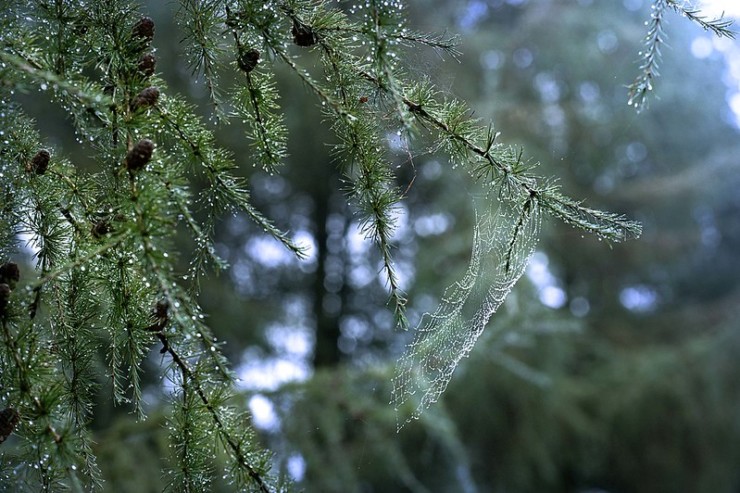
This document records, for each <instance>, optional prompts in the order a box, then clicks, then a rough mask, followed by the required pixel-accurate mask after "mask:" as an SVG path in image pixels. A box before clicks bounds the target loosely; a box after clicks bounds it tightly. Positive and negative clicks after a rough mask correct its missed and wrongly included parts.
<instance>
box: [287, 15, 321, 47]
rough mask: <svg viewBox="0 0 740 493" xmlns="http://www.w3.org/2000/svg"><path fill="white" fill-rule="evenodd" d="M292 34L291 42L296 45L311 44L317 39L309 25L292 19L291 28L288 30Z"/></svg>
mask: <svg viewBox="0 0 740 493" xmlns="http://www.w3.org/2000/svg"><path fill="white" fill-rule="evenodd" d="M290 33H291V34H292V35H293V42H294V43H295V44H297V45H298V46H313V45H315V44H316V43H318V41H319V37H318V36H317V35H316V33H315V32H314V31H313V29H312V28H311V26H307V25H306V24H302V23H300V22H298V21H293V29H291V30H290Z"/></svg>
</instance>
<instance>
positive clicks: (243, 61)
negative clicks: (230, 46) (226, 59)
mask: <svg viewBox="0 0 740 493" xmlns="http://www.w3.org/2000/svg"><path fill="white" fill-rule="evenodd" d="M240 51H241V50H240ZM259 61H260V52H259V51H258V50H255V49H254V48H250V49H248V50H244V51H241V52H240V53H239V57H238V58H237V59H236V63H238V64H239V68H240V69H242V70H243V71H244V72H246V73H249V72H251V71H252V70H254V67H256V66H257V63H258V62H259Z"/></svg>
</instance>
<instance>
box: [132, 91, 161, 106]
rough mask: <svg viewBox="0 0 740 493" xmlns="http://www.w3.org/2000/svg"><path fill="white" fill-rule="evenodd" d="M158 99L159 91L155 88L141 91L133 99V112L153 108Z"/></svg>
mask: <svg viewBox="0 0 740 493" xmlns="http://www.w3.org/2000/svg"><path fill="white" fill-rule="evenodd" d="M158 99H159V89H157V88H156V87H147V88H146V89H144V90H143V91H141V92H140V93H139V94H138V95H137V96H136V97H135V98H134V101H133V103H131V106H132V107H133V109H134V110H137V109H139V108H144V107H147V106H154V105H155V104H157V100H158Z"/></svg>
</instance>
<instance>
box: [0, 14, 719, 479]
mask: <svg viewBox="0 0 740 493" xmlns="http://www.w3.org/2000/svg"><path fill="white" fill-rule="evenodd" d="M654 3H655V9H653V14H652V20H651V23H650V25H649V35H648V41H647V42H648V43H649V46H648V47H647V51H646V53H647V54H646V55H645V58H644V63H643V65H642V66H641V75H640V77H639V78H638V80H637V81H636V82H635V83H634V84H633V86H632V93H631V96H630V98H631V102H632V103H633V104H636V105H638V106H642V104H643V101H644V95H645V94H646V93H647V92H648V91H649V90H651V89H652V80H653V79H654V77H655V76H656V75H657V60H658V57H659V54H660V50H659V48H660V44H661V43H662V42H663V34H662V30H661V19H662V16H663V15H664V14H665V12H666V11H667V10H669V9H672V10H675V11H679V12H681V13H683V14H684V15H685V16H686V17H688V18H689V19H691V20H692V21H695V22H697V23H699V24H700V25H701V26H702V27H704V28H705V29H709V30H712V31H714V32H715V33H716V34H718V35H721V36H729V35H731V34H730V31H729V30H728V27H729V25H728V23H727V22H725V21H724V20H722V19H718V20H710V21H707V20H705V19H703V18H702V17H701V16H700V15H699V13H698V12H697V11H695V10H693V9H691V8H688V7H684V6H683V4H682V3H679V2H675V1H673V0H665V1H663V0H656V1H655V2H654ZM5 7H6V8H5V9H4V14H3V16H2V17H0V32H2V35H0V36H1V39H2V43H3V44H2V51H0V135H1V136H2V140H1V141H0V146H1V147H0V194H1V196H2V198H1V201H2V202H1V206H0V323H1V329H2V330H1V333H0V339H1V340H2V344H0V389H1V392H0V444H1V445H0V447H2V448H1V449H0V482H2V484H3V485H7V484H12V485H13V488H16V490H17V491H63V490H72V491H87V490H95V489H96V488H100V487H101V484H102V482H103V477H102V475H101V473H100V471H99V469H98V466H97V464H96V457H95V455H94V453H93V438H92V433H91V428H90V425H91V422H92V421H93V419H94V417H95V411H96V410H95V408H94V406H93V402H94V397H95V396H96V395H98V393H100V392H104V391H108V389H110V392H111V399H112V400H113V401H114V402H115V403H116V404H121V405H125V406H130V408H131V410H132V411H134V412H135V413H137V415H138V417H139V418H140V419H142V420H143V419H147V418H146V415H145V412H144V407H143V397H142V378H143V372H144V371H145V370H144V362H145V359H146V357H147V355H148V354H150V352H151V350H152V349H153V348H158V349H157V350H158V351H159V353H161V355H162V357H161V362H162V364H161V368H159V370H158V371H159V372H160V375H161V377H162V378H164V379H166V380H167V381H168V382H169V385H168V386H169V388H171V389H172V390H171V392H170V405H169V416H168V418H167V421H168V424H167V426H168V429H169V430H170V447H171V454H170V457H168V459H169V460H170V464H171V467H170V469H169V471H167V481H168V490H169V491H178V492H180V491H207V490H208V489H209V485H211V483H212V481H213V478H214V477H216V476H225V477H226V478H227V480H228V481H229V482H231V483H232V484H233V487H234V489H235V490H236V491H261V492H268V491H278V490H281V489H287V488H289V485H285V484H282V483H281V481H280V480H279V479H278V478H275V477H274V476H272V475H271V473H270V455H269V453H268V451H265V450H261V449H260V448H259V447H258V445H257V444H256V442H255V440H254V437H253V434H252V432H251V428H250V427H249V425H248V417H247V416H246V415H245V413H244V411H243V410H242V409H240V408H239V407H238V406H236V405H234V404H233V401H232V400H231V397H232V395H233V383H234V375H233V373H232V371H231V369H230V366H229V362H228V361H226V359H225V357H224V356H223V354H222V351H221V348H220V344H219V342H218V340H217V338H216V337H215V336H214V333H213V330H212V328H211V327H209V326H208V325H207V324H206V323H205V321H204V320H205V314H204V313H202V310H201V309H200V307H199V306H198V304H197V301H196V299H197V295H198V291H199V279H201V277H202V276H203V275H206V274H209V273H211V272H212V271H219V270H223V269H226V268H228V266H227V265H226V263H225V262H224V261H223V260H222V259H221V258H220V257H219V256H218V254H217V252H216V248H215V246H214V242H213V237H214V230H215V228H216V225H217V223H218V220H219V219H220V218H221V217H223V216H224V215H225V214H231V213H237V212H238V213H243V214H246V215H248V216H249V217H250V218H251V219H252V220H253V221H255V222H256V223H257V224H258V225H259V226H260V227H261V228H262V229H264V231H266V232H267V233H269V234H270V235H272V236H273V237H274V238H275V239H276V240H278V241H279V242H280V243H282V245H284V247H285V248H286V249H287V250H289V251H291V252H293V253H294V254H295V255H297V256H299V257H300V256H301V255H303V254H304V249H303V247H302V246H301V245H297V244H296V243H295V242H294V240H293V238H292V237H291V235H290V233H289V232H285V231H282V230H281V229H280V228H279V227H278V226H276V225H275V224H274V223H273V222H272V221H270V219H269V218H266V217H265V216H264V215H263V214H262V213H261V212H260V211H259V210H258V209H257V208H256V207H255V206H254V205H253V203H252V201H251V199H250V193H249V187H248V184H247V183H246V182H245V180H243V179H242V178H241V177H240V174H239V173H238V168H239V167H241V166H248V165H254V166H259V167H261V168H262V169H264V170H265V171H266V172H268V173H279V172H280V171H281V166H282V163H283V159H284V157H285V155H286V143H287V139H288V135H287V130H286V128H287V127H286V124H285V121H284V119H285V115H284V113H283V112H282V110H281V106H280V99H279V94H278V91H277V88H276V87H277V86H276V78H277V77H278V74H284V75H285V76H287V77H294V78H296V79H298V80H300V81H301V82H302V84H303V85H304V86H305V87H306V89H307V92H308V93H310V94H311V95H312V96H313V97H314V98H315V100H316V102H317V104H319V105H320V106H321V108H322V110H323V113H324V118H325V120H326V124H327V125H328V126H330V127H331V129H332V131H333V132H334V134H335V135H336V138H337V142H338V144H336V145H335V149H334V151H335V154H336V157H337V163H338V166H339V168H340V170H341V172H342V173H343V175H344V177H345V179H346V183H347V187H348V191H347V198H348V201H349V202H350V204H351V206H352V207H353V208H354V209H355V210H356V213H357V215H358V217H359V218H360V219H361V223H362V230H363V233H364V234H365V236H366V237H367V239H368V240H369V241H371V242H373V243H374V244H375V245H376V247H377V249H378V251H379V253H380V257H381V259H382V272H383V276H384V278H385V280H386V282H387V286H388V290H389V297H390V303H391V304H392V306H393V307H394V310H395V314H396V320H397V323H398V325H399V327H401V328H406V326H407V324H408V322H407V320H406V315H405V306H406V301H407V300H406V297H405V294H404V293H403V291H402V289H401V287H400V283H399V277H398V273H397V272H396V268H395V265H394V261H393V245H392V236H393V232H394V229H395V227H396V218H397V208H398V205H399V202H400V201H401V200H402V199H403V196H404V190H403V189H401V188H399V186H398V185H397V184H396V180H395V174H394V168H393V167H392V166H390V165H389V162H390V160H389V159H388V155H387V154H388V150H387V149H386V145H385V141H386V137H385V136H386V134H387V133H388V132H392V133H397V134H398V135H399V136H401V137H402V138H403V139H404V141H405V142H408V144H409V146H411V147H412V148H413V146H414V143H415V142H426V143H427V144H426V145H428V146H431V148H432V149H433V150H435V151H438V152H441V153H444V154H446V155H447V157H448V158H449V161H450V162H451V163H452V165H453V166H455V167H456V168H457V169H459V170H460V172H461V173H466V174H468V175H469V176H470V177H471V182H475V183H476V186H477V187H479V189H480V190H482V193H481V196H482V199H481V205H479V206H478V208H479V213H478V220H477V223H476V224H477V226H476V232H475V237H474V238H473V254H472V259H471V262H470V266H469V269H468V271H467V273H466V275H465V277H464V278H463V279H462V280H461V281H459V282H458V283H456V284H455V285H453V286H451V287H450V288H449V289H448V291H447V292H446V293H445V296H444V302H443V303H442V305H441V306H440V307H439V309H438V310H437V311H436V312H435V313H434V314H432V316H431V317H430V318H429V319H428V321H427V322H425V323H424V324H423V325H422V326H420V327H419V328H417V332H416V337H415V340H414V342H413V343H412V344H411V345H410V346H409V348H408V351H407V352H406V354H405V355H404V357H403V358H402V359H401V361H400V363H399V367H398V372H397V374H396V376H395V378H394V380H393V383H394V403H395V405H396V406H397V407H398V408H399V413H401V416H400V423H403V422H404V421H405V420H406V419H407V418H409V417H410V418H413V417H418V416H419V415H420V413H421V412H422V411H423V410H424V409H425V408H426V407H428V406H429V405H431V404H432V403H433V402H435V401H436V399H437V398H438V397H439V395H440V394H441V393H442V392H443V391H444V389H445V387H446V385H447V383H448V382H449V379H450V377H451V375H452V372H453V371H454V369H455V367H456V365H457V363H458V362H459V361H460V359H461V358H462V357H463V356H465V355H466V354H468V352H469V351H470V349H471V348H472V345H473V344H474V343H475V340H476V339H477V337H478V336H479V335H480V333H481V332H482V331H483V329H484V328H485V326H486V325H487V323H488V321H489V319H490V317H491V316H492V315H493V314H494V312H495V311H496V310H497V309H498V307H499V306H500V304H501V303H502V302H503V300H504V298H505V297H506V295H507V293H508V292H509V290H510V289H511V288H512V286H513V285H514V284H515V283H516V282H517V280H518V279H519V277H520V276H521V275H522V273H523V271H524V268H525V267H526V264H527V261H528V259H529V256H530V255H531V254H532V252H533V251H534V248H535V246H536V244H537V239H538V234H539V228H540V224H541V221H542V219H543V218H547V217H553V218H555V219H558V220H562V221H564V222H566V223H568V224H570V225H572V226H574V227H576V228H579V229H582V230H584V231H586V232H589V233H592V234H595V235H597V236H598V237H600V238H603V239H605V240H607V241H614V242H618V241H623V240H625V239H628V238H634V237H637V236H639V234H640V226H639V225H638V224H637V223H635V222H633V221H630V220H628V219H627V218H625V217H623V216H622V215H619V214H615V213H610V212H603V211H598V210H594V209H591V208H588V207H586V206H585V205H583V203H582V202H581V201H579V200H575V199H572V198H569V197H568V196H566V195H565V194H563V193H562V192H561V191H560V190H559V188H558V186H557V184H556V182H555V180H554V179H553V178H550V177H541V176H538V175H537V171H536V163H533V162H531V161H530V160H529V159H527V157H526V154H525V151H524V150H521V149H518V148H515V147H513V146H509V145H506V144H504V143H502V138H501V137H500V134H499V132H498V131H497V130H496V129H494V127H493V125H492V124H490V123H488V122H484V121H480V120H478V119H476V118H474V117H473V111H472V110H471V108H469V107H468V106H467V105H466V104H465V103H463V102H461V101H459V100H456V99H454V98H452V97H451V96H450V95H448V94H445V93H444V92H442V91H440V90H439V89H438V88H436V87H435V86H434V83H433V82H432V81H431V80H412V79H411V77H409V76H408V75H407V73H406V68H407V67H406V64H405V62H404V53H405V52H406V51H405V50H409V49H411V50H417V49H431V50H437V51H439V52H440V53H443V54H447V55H448V56H449V57H452V58H454V56H455V55H456V53H457V52H456V50H455V43H454V39H453V38H450V37H447V36H438V35H431V34H427V33H419V32H415V31H414V30H413V29H411V28H410V27H409V26H407V25H406V21H405V18H404V9H403V2H400V1H397V0H390V1H389V0H384V1H380V0H368V1H363V2H349V3H348V4H345V3H341V4H339V5H336V4H335V3H333V2H328V1H323V0H271V1H264V2H263V1H252V0H181V1H180V2H179V5H178V11H177V19H178V22H179V23H180V26H181V28H182V30H183V31H184V33H185V34H186V37H185V39H184V40H183V43H184V45H185V47H186V54H187V57H188V61H189V63H190V65H191V66H192V69H193V71H194V73H195V74H198V76H199V77H201V78H202V80H203V81H204V84H205V86H206V88H207V91H208V94H209V98H210V102H211V107H210V110H211V115H212V118H211V119H209V120H208V121H204V120H203V119H202V118H201V117H199V116H198V112H197V110H196V107H195V106H194V105H193V104H192V102H189V101H188V100H187V99H186V98H185V97H183V96H182V95H179V94H176V93H174V92H173V91H170V90H169V89H168V87H167V85H166V84H165V82H164V80H163V78H161V77H160V74H159V73H158V71H157V53H156V50H155V49H154V45H155V40H156V39H157V34H158V33H157V28H156V25H155V23H154V21H153V20H152V19H151V18H149V17H147V16H146V13H145V12H142V11H141V9H140V7H139V6H138V5H136V4H134V3H132V2H129V1H127V0H108V1H103V0H95V1H92V2H86V3H83V2H65V1H55V2H48V1H43V0H38V1H34V2H30V3H29V2H22V1H17V0H8V1H6V2H5ZM314 64H316V65H317V66H314ZM227 75H228V77H227ZM229 77H236V80H237V81H238V82H237V83H236V84H225V83H223V82H222V81H223V80H227V79H228V78H229ZM26 93H29V94H32V95H38V94H41V96H42V97H44V98H48V100H49V104H50V105H54V106H56V107H58V108H61V109H62V110H63V111H64V112H65V113H66V114H67V115H68V116H69V118H70V120H71V122H72V125H73V126H74V131H75V133H76V136H77V139H78V143H79V145H80V146H82V147H84V148H85V150H86V152H87V153H88V154H90V155H92V165H91V166H84V165H83V164H82V163H77V162H74V161H72V160H71V159H69V158H66V157H65V154H64V150H62V149H55V148H53V146H51V145H50V144H49V141H50V139H49V136H47V135H41V134H40V133H39V132H38V130H37V129H36V123H35V122H34V121H33V120H32V119H31V118H29V117H28V116H27V114H26V112H25V111H24V108H23V104H22V102H23V98H22V97H18V96H19V94H26ZM230 120H235V121H240V122H242V123H244V125H245V129H246V136H245V137H246V138H247V139H248V140H249V142H250V143H251V150H252V153H251V155H250V156H248V157H243V156H235V155H234V154H232V152H230V150H229V149H228V148H225V147H223V146H221V145H219V144H218V143H217V140H216V134H217V132H219V130H220V129H222V128H223V126H224V125H226V124H227V123H228V122H229V121H230ZM429 142H431V144H429ZM201 182H202V183H205V186H204V187H203V188H202V189H199V188H198V187H197V186H196V184H197V183H201ZM180 231H187V234H189V235H190V236H191V237H192V238H193V239H194V241H195V245H196V247H195V249H194V251H193V252H189V251H178V250H176V243H175V236H176V234H178V232H180ZM23 242H26V243H27V244H28V245H30V247H31V248H32V249H33V251H34V260H35V265H33V266H26V265H20V264H19V262H18V252H19V249H20V248H21V247H22V246H23ZM186 255H187V256H188V258H186V259H184V260H185V262H186V263H187V264H188V265H189V268H188V270H187V271H185V272H183V271H181V270H180V269H179V268H178V267H177V266H178V264H177V263H176V261H177V260H178V259H179V257H181V256H186ZM483 272H485V273H486V276H485V277H484V276H481V273H483ZM410 396H414V399H416V398H417V397H420V398H421V399H420V401H418V402H416V401H414V402H413V403H408V401H409V398H410ZM11 437H12V438H11ZM2 442H6V443H2ZM214 457H225V458H226V459H224V461H215V460H214ZM224 463H225V464H226V465H225V466H224V465H223V464H224ZM221 468H222V469H223V470H220V469H221Z"/></svg>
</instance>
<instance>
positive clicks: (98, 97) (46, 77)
mask: <svg viewBox="0 0 740 493" xmlns="http://www.w3.org/2000/svg"><path fill="white" fill-rule="evenodd" d="M0 60H1V61H3V62H5V63H7V64H9V65H10V66H12V67H13V68H14V69H15V70H17V71H19V72H22V73H25V74H26V75H28V76H30V77H31V78H33V79H34V80H37V81H41V82H44V83H46V84H48V85H49V86H50V87H51V88H52V89H54V91H55V92H56V93H57V94H65V95H69V96H72V97H73V98H74V99H75V100H76V101H77V102H78V103H79V104H82V105H84V106H87V107H89V108H107V107H109V106H110V105H111V104H112V103H113V101H112V99H110V98H109V97H108V96H106V95H104V94H100V93H99V92H97V91H95V90H94V89H93V88H92V85H90V84H82V85H78V84H75V83H73V82H71V81H70V80H69V79H67V78H63V77H60V76H59V75H57V74H55V73H54V72H51V71H49V70H44V69H43V67H42V66H41V65H40V64H38V63H36V62H34V61H32V60H31V59H28V58H22V57H20V56H17V55H13V54H11V53H8V52H6V51H0Z"/></svg>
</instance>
